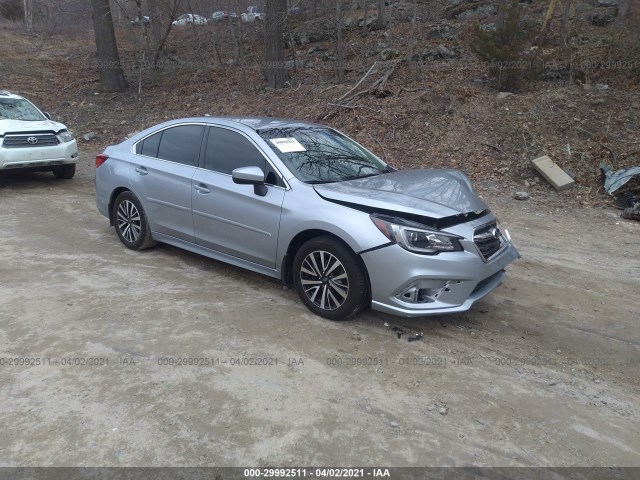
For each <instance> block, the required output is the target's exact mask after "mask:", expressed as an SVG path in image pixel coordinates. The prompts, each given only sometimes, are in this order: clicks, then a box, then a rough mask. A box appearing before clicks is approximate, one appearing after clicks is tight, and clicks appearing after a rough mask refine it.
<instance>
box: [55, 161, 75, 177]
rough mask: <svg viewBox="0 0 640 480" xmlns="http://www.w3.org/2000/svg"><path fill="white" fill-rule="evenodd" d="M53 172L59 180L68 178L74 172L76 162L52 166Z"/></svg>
mask: <svg viewBox="0 0 640 480" xmlns="http://www.w3.org/2000/svg"><path fill="white" fill-rule="evenodd" d="M53 174H54V175H55V177H56V178H59V179H61V180H70V179H72V178H73V176H74V175H75V174H76V164H75V163H67V164H66V165H58V166H56V167H53Z"/></svg>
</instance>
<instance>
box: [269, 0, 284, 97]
mask: <svg viewBox="0 0 640 480" xmlns="http://www.w3.org/2000/svg"><path fill="white" fill-rule="evenodd" d="M266 15H267V18H266V24H265V45H266V61H267V68H266V74H267V86H269V87H271V88H283V87H284V86H285V82H286V81H287V69H286V68H285V64H284V39H283V32H284V20H285V17H286V15H287V0H267V5H266Z"/></svg>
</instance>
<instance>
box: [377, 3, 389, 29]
mask: <svg viewBox="0 0 640 480" xmlns="http://www.w3.org/2000/svg"><path fill="white" fill-rule="evenodd" d="M384 1H385V0H378V27H379V28H385V27H386V26H387V17H386V15H385V12H384Z"/></svg>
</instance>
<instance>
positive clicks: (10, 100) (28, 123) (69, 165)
mask: <svg viewBox="0 0 640 480" xmlns="http://www.w3.org/2000/svg"><path fill="white" fill-rule="evenodd" d="M77 161H78V146H77V144H76V140H75V138H74V137H73V135H72V134H71V132H69V130H67V127H65V126H64V125H63V124H62V123H58V122H54V121H52V120H51V118H50V116H49V114H48V113H43V112H42V111H40V110H39V109H38V108H37V107H36V106H35V105H34V104H33V103H31V102H30V101H29V100H27V99H26V98H24V97H21V96H19V95H15V94H12V93H10V92H6V91H4V90H0V171H3V170H9V169H11V170H13V169H32V170H40V171H51V172H53V174H54V175H55V176H56V177H57V178H67V179H68V178H73V176H74V174H75V173H76V162H77Z"/></svg>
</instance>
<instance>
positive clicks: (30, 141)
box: [2, 133, 60, 148]
mask: <svg viewBox="0 0 640 480" xmlns="http://www.w3.org/2000/svg"><path fill="white" fill-rule="evenodd" d="M59 143H60V142H59V141H58V137H56V136H55V135H54V134H53V133H34V134H20V135H5V136H4V140H3V141H2V146H3V147H4V148H35V147H51V146H53V145H58V144H59Z"/></svg>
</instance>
